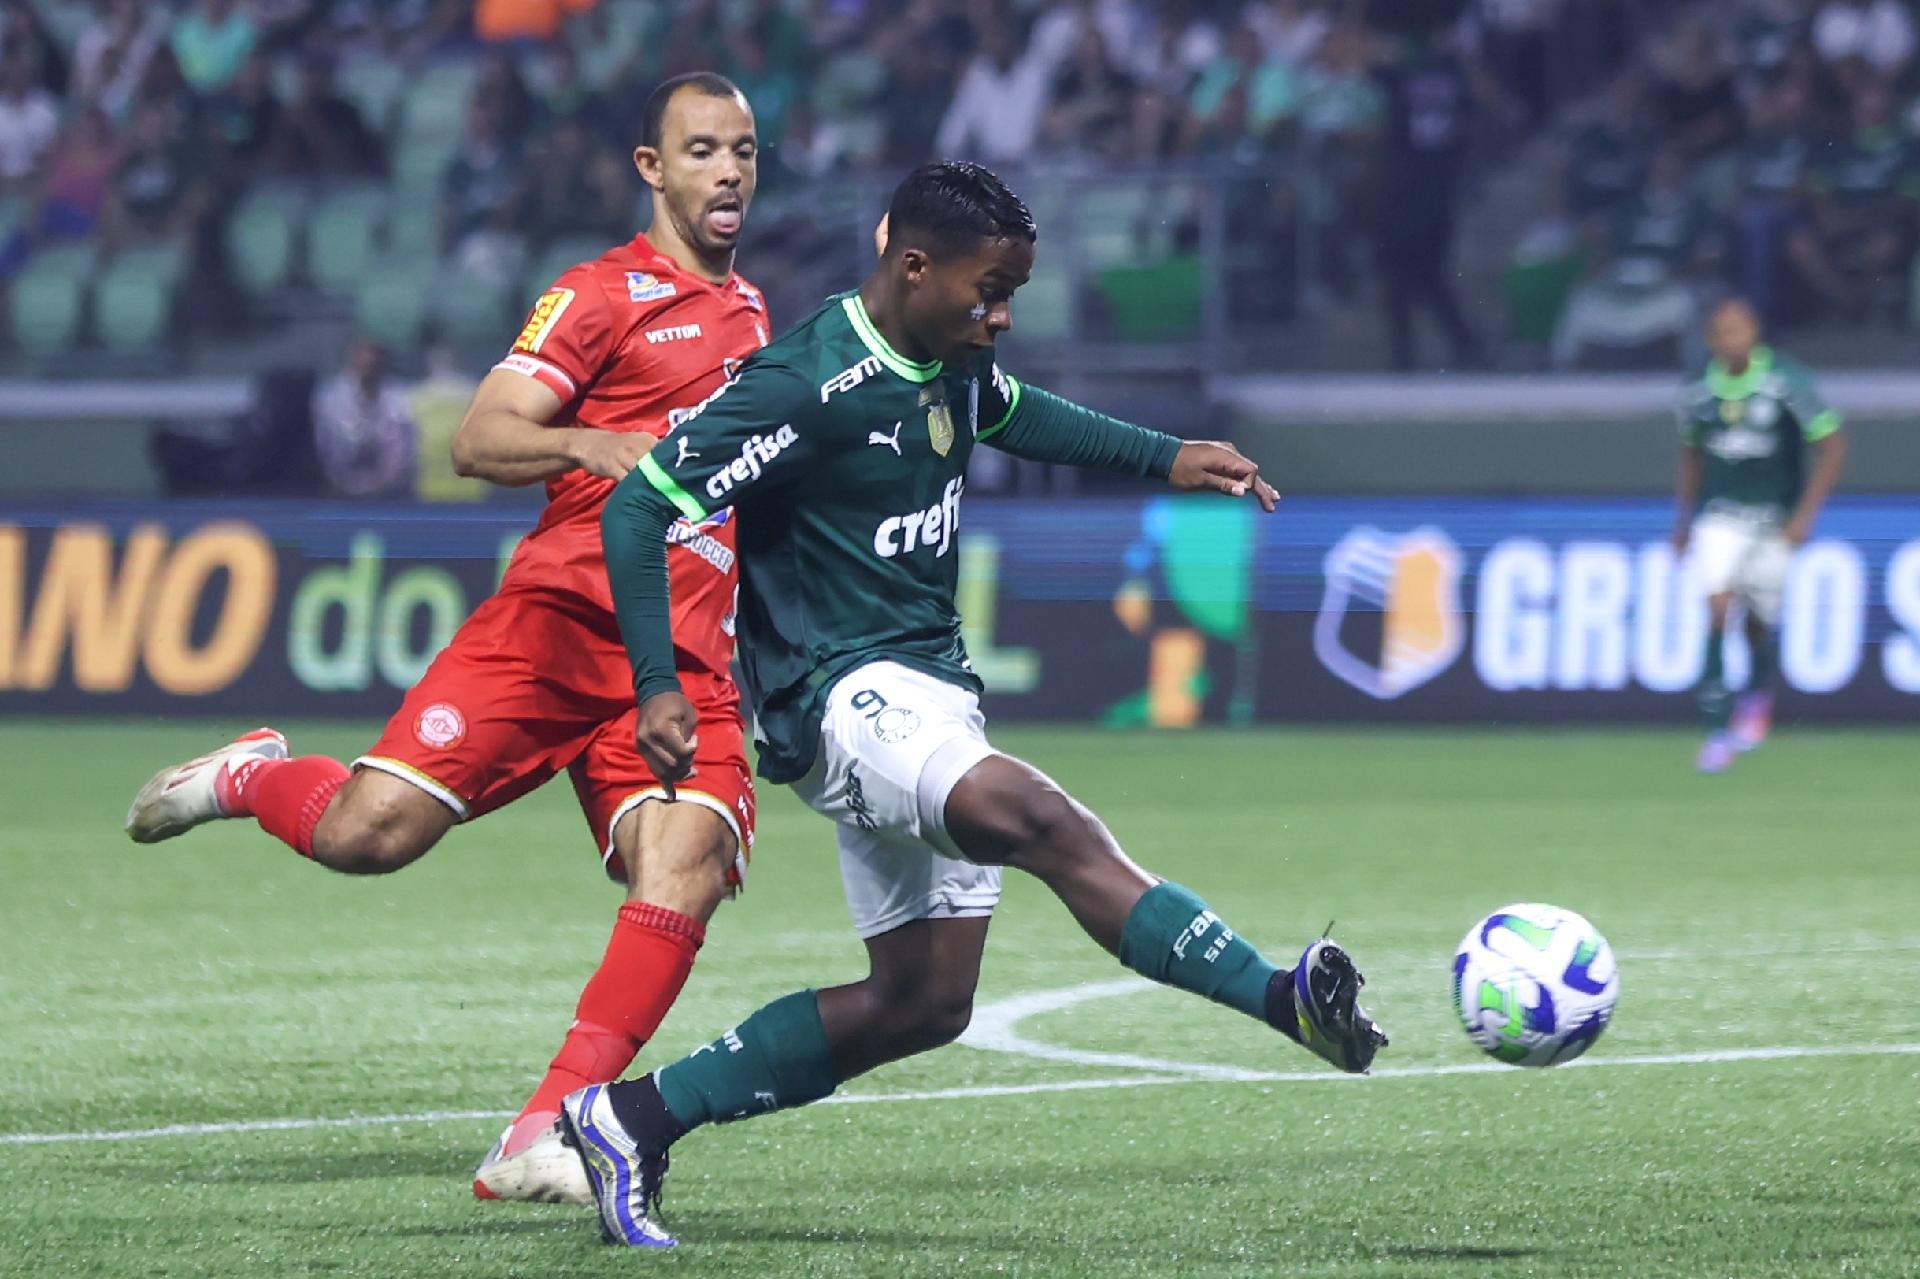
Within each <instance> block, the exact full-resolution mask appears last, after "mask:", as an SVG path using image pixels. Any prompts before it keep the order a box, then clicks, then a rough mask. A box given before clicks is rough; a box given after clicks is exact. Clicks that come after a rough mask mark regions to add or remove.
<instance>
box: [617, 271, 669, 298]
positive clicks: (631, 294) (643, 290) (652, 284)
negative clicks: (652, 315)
mask: <svg viewBox="0 0 1920 1279" xmlns="http://www.w3.org/2000/svg"><path fill="white" fill-rule="evenodd" d="M679 291H680V289H679V286H677V285H676V284H674V283H673V281H671V280H663V279H661V278H660V277H659V276H657V275H655V274H653V273H652V272H651V271H629V272H627V301H629V302H658V301H659V300H660V299H661V298H670V297H672V296H673V295H674V294H676V293H678V292H679Z"/></svg>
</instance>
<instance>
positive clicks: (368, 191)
mask: <svg viewBox="0 0 1920 1279" xmlns="http://www.w3.org/2000/svg"><path fill="white" fill-rule="evenodd" d="M386 216H387V193H386V191H385V190H384V189H382V188H380V187H377V186H371V185H367V186H362V185H354V186H347V187H339V188H336V189H335V190H332V191H330V192H328V193H327V194H326V195H325V196H323V197H322V198H321V200H320V203H319V204H318V206H317V207H315V209H314V211H313V217H312V219H311V220H310V221H309V222H308V225H307V276H308V278H309V279H311V280H312V281H313V285H314V287H315V288H318V289H321V290H322V291H324V292H327V293H333V294H348V293H351V292H353V290H354V288H355V287H356V286H357V285H358V284H359V283H360V281H361V280H362V279H363V278H364V277H365V276H366V274H367V269H368V268H369V267H370V266H371V265H372V263H373V257H374V249H375V246H376V244H377V243H378V239H379V235H380V232H381V230H382V229H383V227H384V226H385V223H386Z"/></svg>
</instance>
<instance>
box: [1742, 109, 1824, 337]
mask: <svg viewBox="0 0 1920 1279" xmlns="http://www.w3.org/2000/svg"><path fill="white" fill-rule="evenodd" d="M1810 123H1811V122H1810V119H1809V107H1808V102H1807V94H1806V90H1805V89H1803V88H1802V87H1801V86H1800V84H1799V83H1798V82H1796V81H1793V80H1780V81H1778V82H1776V83H1774V84H1772V85H1771V86H1769V87H1767V88H1765V89H1762V90H1759V91H1757V92H1756V93H1755V95H1754V98H1753V101H1752V104H1751V105H1750V107H1749V108H1748V115H1747V129H1746V141H1745V143H1744V144H1743V145H1742V147H1741V150H1740V172H1739V187H1738V189H1737V191H1736V192H1735V195H1734V199H1733V204H1732V208H1731V209H1730V210H1729V220H1730V222H1731V223H1732V230H1733V245H1732V251H1733V267H1734V280H1735V283H1736V285H1737V287H1738V288H1739V291H1740V292H1741V294H1743V295H1744V296H1745V297H1746V298H1747V299H1748V300H1749V301H1750V302H1752V303H1753V305H1754V309H1755V310H1756V311H1758V312H1759V313H1760V315H1761V317H1762V318H1763V319H1764V320H1765V321H1766V322H1767V323H1768V324H1769V325H1772V324H1774V323H1776V322H1778V321H1781V320H1783V319H1785V318H1786V317H1785V316H1784V315H1783V314H1782V310H1783V300H1782V298H1781V291H1780V288H1779V274H1780V267H1781V264H1782V261H1783V257H1784V246H1785V244H1786V240H1787V236H1788V234H1789V233H1790V232H1791V231H1792V230H1793V229H1794V228H1795V227H1796V226H1798V225H1799V224H1800V223H1801V222H1802V221H1803V220H1804V219H1805V217H1806V196H1807V189H1806V188H1807V175H1808V170H1809V166H1810V164H1811V163H1812V159H1813V138H1812V136H1811V128H1810Z"/></svg>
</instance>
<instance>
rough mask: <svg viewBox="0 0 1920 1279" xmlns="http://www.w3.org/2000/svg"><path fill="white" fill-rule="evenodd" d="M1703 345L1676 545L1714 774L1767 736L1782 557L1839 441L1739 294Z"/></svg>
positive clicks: (1678, 497) (1685, 446) (1789, 551)
mask: <svg viewBox="0 0 1920 1279" xmlns="http://www.w3.org/2000/svg"><path fill="white" fill-rule="evenodd" d="M1707 349H1708V350H1710V351H1711V352H1712V353H1713V358H1712V359H1711V360H1709V361H1708V363H1707V368H1706V372H1705V373H1703V374H1702V375H1701V377H1700V379H1699V380H1698V381H1697V382H1695V383H1693V384H1692V386H1690V387H1689V388H1688V390H1687V395H1686V399H1685V402H1684V403H1683V405H1682V407H1681V410H1680V467H1679V475H1678V478H1677V481H1676V484H1675V488H1676V492H1675V512H1674V525H1673V547H1674V550H1675V551H1676V552H1686V551H1688V550H1689V549H1691V552H1692V558H1693V571H1694V575H1695V580H1696V581H1697V582H1698V583H1699V585H1700V586H1701V588H1702V589H1704V590H1705V591H1706V594H1707V610H1708V629H1707V655H1706V665H1705V667H1704V668H1703V670H1702V673H1701V676H1700V685H1699V689H1698V695H1699V699H1700V710H1701V713H1702V715H1704V716H1705V718H1706V722H1707V738H1706V741H1705V742H1704V743H1702V744H1701V747H1700V756H1699V760H1698V767H1699V769H1700V771H1701V772H1703V773H1719V772H1724V771H1726V769H1727V767H1728V766H1729V765H1731V764H1732V763H1733V760H1734V757H1735V756H1737V755H1738V754H1739V753H1740V752H1741V751H1746V750H1752V749H1753V748H1754V747H1755V746H1758V745H1759V744H1760V743H1761V742H1762V741H1764V740H1765V739H1766V736H1767V730H1768V728H1769V727H1770V726H1771V724H1772V722H1773V698H1774V685H1775V681H1776V679H1777V677H1778V675H1779V669H1780V643H1779V633H1778V628H1779V625H1780V603H1781V593H1782V591H1783V589H1784V588H1785V586H1786V580H1787V565H1788V562H1789V561H1790V560H1791V559H1792V556H1793V552H1794V548H1796V547H1798V546H1799V545H1800V544H1801V543H1802V542H1805V541H1806V540H1807V535H1808V534H1809V533H1810V532H1812V530H1813V522H1814V520H1815V519H1817V518H1818V517H1819V515H1820V508H1821V507H1822V506H1823V505H1825V503H1826V500H1827V498H1828V497H1829V496H1830V495H1831V494H1832V492H1833V487H1834V484H1835V483H1836V482H1837V481H1838V480H1839V478H1840V468H1841V465H1842V464H1843V463H1844V462H1845V460H1846V455H1847V442H1846V435H1845V433H1844V432H1843V431H1842V430H1841V427H1840V415H1839V414H1837V413H1835V412H1834V411H1833V410H1832V409H1830V408H1828V407H1827V406H1826V403H1825V402H1824V401H1823V400H1822V399H1821V398H1820V392H1819V389H1818V388H1817V387H1815V386H1814V382H1813V377H1812V375H1811V374H1809V373H1808V372H1807V371H1806V370H1805V369H1804V368H1802V367H1800V365H1798V364H1796V363H1794V362H1793V361H1792V360H1789V359H1787V358H1786V357H1785V356H1783V355H1780V354H1779V353H1777V352H1775V351H1773V350H1771V349H1770V348H1768V347H1765V346H1762V345H1760V322H1759V319H1758V318H1757V317H1756V316H1755V314H1754V310H1753V308H1752V306H1750V305H1749V304H1748V303H1747V302H1746V301H1744V300H1743V299H1740V298H1729V299H1727V300H1726V301H1723V302H1721V303H1720V304H1719V305H1718V306H1716V307H1714V308H1713V310H1712V311H1711V312H1710V313H1709V315H1708V316H1707ZM1809 457H1810V458H1811V468H1809V466H1808V459H1809ZM1809 469H1811V474H1810V475H1809V474H1808V471H1809ZM1736 601H1737V602H1739V603H1740V604H1741V605H1742V606H1743V608H1744V610H1745V613H1746V633H1747V644H1748V647H1749V648H1750V649H1751V651H1752V653H1753V664H1752V665H1753V671H1752V677H1751V678H1750V679H1749V680H1748V681H1747V687H1746V689H1745V691H1744V692H1742V693H1741V694H1740V695H1739V696H1738V697H1737V698H1736V697H1735V696H1734V695H1733V693H1732V692H1731V690H1729V689H1728V688H1727V682H1726V675H1725V667H1724V663H1723V660H1722V650H1723V648H1724V640H1725V637H1726V629H1727V619H1728V618H1729V617H1731V616H1732V614H1733V606H1734V604H1735V602H1736Z"/></svg>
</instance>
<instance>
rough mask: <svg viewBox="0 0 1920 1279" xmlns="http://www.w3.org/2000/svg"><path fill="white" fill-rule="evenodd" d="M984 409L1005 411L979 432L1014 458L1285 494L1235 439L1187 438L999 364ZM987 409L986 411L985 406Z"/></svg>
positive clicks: (1273, 499)
mask: <svg viewBox="0 0 1920 1279" xmlns="http://www.w3.org/2000/svg"><path fill="white" fill-rule="evenodd" d="M991 388H992V389H991V392H990V393H988V394H987V395H985V396H983V397H982V398H983V400H984V401H985V404H984V405H983V408H986V407H989V406H990V407H992V408H998V409H1000V410H1001V412H1000V416H999V418H998V420H996V421H994V422H993V424H992V425H991V426H988V427H986V428H985V429H983V430H982V431H981V432H980V439H981V441H982V442H983V443H987V444H991V445H993V446H994V447H995V448H998V449H1002V450H1004V451H1005V452H1008V453H1011V454H1013V455H1014V456H1016V457H1024V458H1027V459H1029V460H1032V461H1036V462H1053V463H1057V464H1059V465H1063V466H1084V467H1090V468H1094V469H1097V470H1106V471H1119V472H1121V473H1122V474H1126V475H1141V476H1152V477H1154V478H1156V479H1163V480H1166V481H1167V482H1168V483H1169V484H1171V485H1172V486H1173V487H1174V488H1176V489H1181V490H1184V491H1189V492H1192V491H1211V492H1217V493H1225V494H1226V495H1227V496H1229V497H1244V496H1246V495H1247V494H1249V493H1251V494H1252V495H1253V496H1254V498H1255V500H1257V501H1258V502H1259V503H1260V505H1261V507H1262V508H1264V509H1266V510H1269V511H1271V510H1272V509H1273V508H1274V504H1275V503H1277V502H1278V501H1279V500H1280V498H1279V494H1277V493H1276V492H1274V489H1273V486H1272V485H1271V484H1268V483H1267V482H1266V481H1265V480H1264V479H1262V478H1260V468H1259V466H1257V465H1256V464H1255V463H1254V462H1252V461H1251V460H1250V459H1248V458H1245V457H1242V456H1241V454H1240V451H1239V450H1238V449H1236V448H1234V447H1233V446H1232V445H1231V444H1222V443H1218V442H1216V441H1211V440H1196V441H1189V442H1184V443H1183V442H1182V441H1181V440H1179V439H1178V438H1176V437H1174V436H1171V435H1168V434H1166V433H1165V432H1162V431H1152V430H1148V429H1147V428H1146V427H1144V426H1135V425H1134V424H1133V423H1131V422H1122V421H1121V420H1120V419H1119V418H1114V417H1108V416H1107V415H1106V414H1105V413H1097V412H1095V411H1094V410H1092V409H1090V408H1086V407H1085V406H1083V405H1079V404H1075V403H1073V402H1072V401H1071V400H1066V399H1062V398H1061V397H1060V396H1057V395H1055V394H1053V393H1052V392H1051V391H1043V390H1041V389H1040V388H1039V387H1037V386H1026V385H1023V384H1021V383H1019V382H1016V381H1015V380H1014V379H1012V378H1010V377H1007V376H1005V375H1004V374H1002V373H1000V371H999V370H998V369H996V370H995V371H994V376H993V379H992V383H991ZM982 415H983V416H986V414H985V413H984V412H983V414H982Z"/></svg>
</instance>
